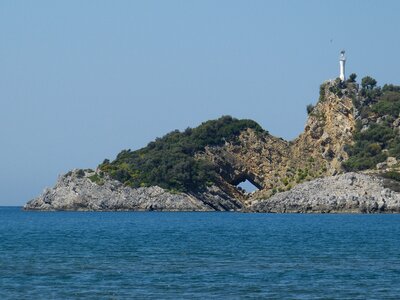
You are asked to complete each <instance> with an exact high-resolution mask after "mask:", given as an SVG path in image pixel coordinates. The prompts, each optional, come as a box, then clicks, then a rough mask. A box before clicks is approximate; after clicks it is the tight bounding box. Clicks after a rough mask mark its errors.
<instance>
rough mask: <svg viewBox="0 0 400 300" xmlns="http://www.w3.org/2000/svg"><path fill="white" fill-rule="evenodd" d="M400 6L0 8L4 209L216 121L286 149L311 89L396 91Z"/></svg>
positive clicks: (57, 4) (26, 4)
mask: <svg viewBox="0 0 400 300" xmlns="http://www.w3.org/2000/svg"><path fill="white" fill-rule="evenodd" d="M399 11H400V1H349V0H347V1H338V0H336V1H311V0H310V1H281V0H280V1H254V0H253V1H248V0H243V1H234V0H229V1H223V0H219V1H215V0H210V1H209V0H201V1H200V0H199V1H187V0H185V1H183V0H182V1H174V0H169V1H161V0H160V1H151V0H146V1H122V0H120V1H100V0H96V1H94V0H93V1H75V0H68V1H53V0H51V1H41V0H36V1H18V0H11V1H8V0H2V1H0V140H1V144H0V157H1V161H0V205H23V204H24V203H25V202H27V201H28V200H30V199H32V198H34V197H35V196H37V195H38V194H40V193H41V192H42V191H43V189H44V188H45V187H49V186H52V185H54V183H55V182H56V180H57V177H58V176H59V175H60V174H63V173H66V172H67V171H68V170H70V169H74V168H95V167H96V166H97V165H98V164H99V163H101V162H102V161H103V160H104V159H105V158H109V159H113V158H115V156H116V154H118V152H119V151H121V150H122V149H138V148H141V147H143V146H145V145H147V143H148V142H150V141H151V140H153V139H154V138H156V137H160V136H162V135H164V134H166V133H167V132H169V131H172V130H174V129H179V130H183V129H185V128H186V127H188V126H189V127H195V126H197V125H199V124H200V123H201V122H203V121H206V120H209V119H215V118H218V117H220V116H222V115H232V116H234V117H237V118H248V119H253V120H255V121H257V122H258V123H259V124H260V125H261V126H262V127H263V128H264V129H266V130H268V131H269V132H270V133H271V134H273V135H276V136H280V137H283V138H284V139H288V140H291V139H293V138H295V137H296V136H297V135H298V134H299V133H300V132H301V131H302V130H303V127H304V124H305V121H306V109H305V107H306V105H307V104H309V103H315V102H316V100H317V99H318V92H319V85H320V84H321V83H322V82H323V81H324V80H327V79H331V78H336V77H338V75H339V63H338V57H339V52H340V50H342V49H345V50H346V55H347V62H346V73H347V74H350V73H353V72H354V73H356V74H357V75H358V79H360V78H362V77H364V76H366V75H370V76H372V77H374V78H375V79H377V81H378V84H382V85H383V84H384V83H393V84H400V39H399V38H398V36H399V32H400V21H399V19H398V12H399Z"/></svg>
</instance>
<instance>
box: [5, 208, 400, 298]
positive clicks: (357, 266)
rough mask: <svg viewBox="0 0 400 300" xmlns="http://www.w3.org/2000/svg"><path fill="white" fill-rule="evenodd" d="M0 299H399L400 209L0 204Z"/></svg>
mask: <svg viewBox="0 0 400 300" xmlns="http://www.w3.org/2000/svg"><path fill="white" fill-rule="evenodd" d="M0 299H400V215H389V214H388V215H379V214H376V215H352V214H255V213H230V212H26V211H23V210H22V209H21V208H20V207H0Z"/></svg>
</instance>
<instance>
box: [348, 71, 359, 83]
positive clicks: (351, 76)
mask: <svg viewBox="0 0 400 300" xmlns="http://www.w3.org/2000/svg"><path fill="white" fill-rule="evenodd" d="M356 78H357V74H356V73H351V74H350V76H349V79H347V81H348V82H356Z"/></svg>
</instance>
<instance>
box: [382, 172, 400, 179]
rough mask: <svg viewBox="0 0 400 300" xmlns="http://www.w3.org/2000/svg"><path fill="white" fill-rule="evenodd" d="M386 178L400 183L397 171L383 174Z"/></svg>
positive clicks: (399, 175) (399, 174)
mask: <svg viewBox="0 0 400 300" xmlns="http://www.w3.org/2000/svg"><path fill="white" fill-rule="evenodd" d="M382 176H383V177H384V178H388V179H392V180H396V181H400V173H399V172H396V171H389V172H386V173H384V174H382Z"/></svg>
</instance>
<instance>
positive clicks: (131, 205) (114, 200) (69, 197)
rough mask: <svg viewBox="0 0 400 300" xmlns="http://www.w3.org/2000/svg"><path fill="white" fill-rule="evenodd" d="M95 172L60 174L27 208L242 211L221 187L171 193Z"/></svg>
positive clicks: (25, 207) (75, 171)
mask: <svg viewBox="0 0 400 300" xmlns="http://www.w3.org/2000/svg"><path fill="white" fill-rule="evenodd" d="M93 174H94V172H87V171H86V172H84V173H82V170H74V171H72V172H69V173H67V174H65V175H63V176H60V177H59V179H58V181H57V183H56V185H55V186H54V187H52V188H48V189H46V190H45V191H44V192H43V193H42V195H40V196H39V197H37V198H35V199H33V200H31V201H29V202H28V203H27V204H26V205H25V206H24V209H25V210H74V211H89V210H90V211H124V210H134V211H152V210H156V211H164V210H167V211H231V210H241V209H242V207H243V206H242V203H241V202H240V201H238V200H235V199H232V198H230V197H229V196H228V195H227V194H226V193H224V192H222V191H221V190H220V189H218V188H217V187H215V186H214V187H210V188H209V189H208V191H206V192H204V193H202V194H199V195H195V194H191V195H189V194H184V193H171V192H168V191H166V190H164V189H162V188H160V187H158V186H153V187H142V188H137V189H132V188H130V187H126V186H124V185H123V184H121V183H120V182H119V181H116V180H111V179H105V180H103V181H102V182H101V184H99V183H95V182H93V181H92V180H91V179H90V177H91V176H93Z"/></svg>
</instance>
